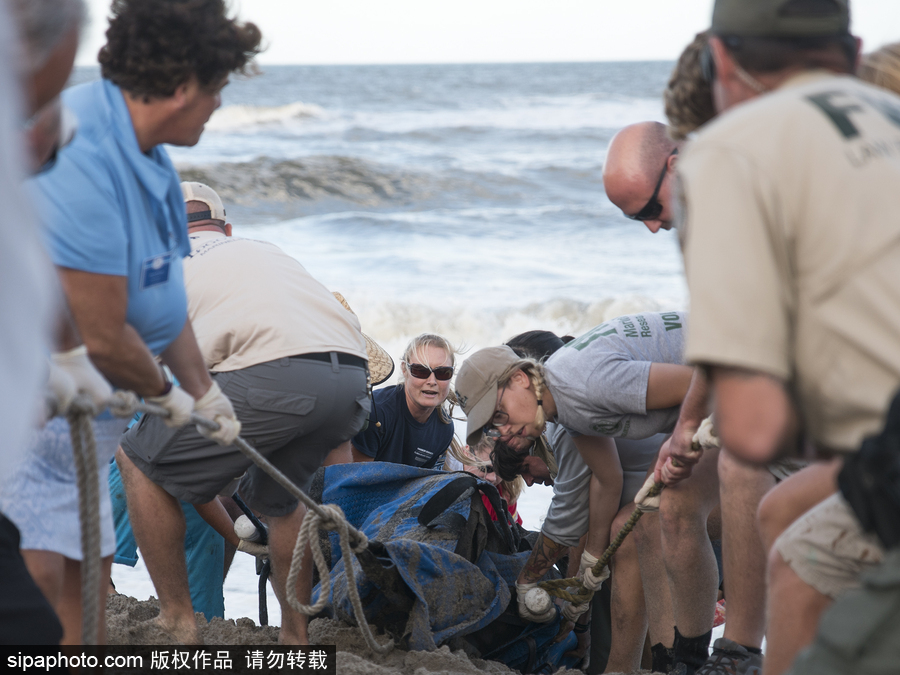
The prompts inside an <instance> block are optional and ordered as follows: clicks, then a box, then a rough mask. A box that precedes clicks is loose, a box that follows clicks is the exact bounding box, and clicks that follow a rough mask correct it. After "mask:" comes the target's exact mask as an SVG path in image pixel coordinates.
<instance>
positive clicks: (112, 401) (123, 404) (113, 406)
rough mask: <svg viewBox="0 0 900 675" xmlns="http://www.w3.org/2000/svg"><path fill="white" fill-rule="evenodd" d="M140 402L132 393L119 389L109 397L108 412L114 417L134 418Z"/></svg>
mask: <svg viewBox="0 0 900 675" xmlns="http://www.w3.org/2000/svg"><path fill="white" fill-rule="evenodd" d="M140 405H141V400H140V399H139V398H138V396H137V394H135V393H134V392H133V391H124V390H122V389H119V390H117V391H114V392H113V395H112V396H110V397H109V411H110V412H111V413H112V414H113V415H115V416H116V417H134V414H135V413H136V412H137V411H138V408H139V407H140Z"/></svg>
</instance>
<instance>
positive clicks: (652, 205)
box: [624, 148, 678, 221]
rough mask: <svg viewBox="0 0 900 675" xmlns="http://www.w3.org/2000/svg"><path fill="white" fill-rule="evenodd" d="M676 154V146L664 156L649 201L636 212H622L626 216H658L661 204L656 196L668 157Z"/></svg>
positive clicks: (653, 217) (663, 177)
mask: <svg viewBox="0 0 900 675" xmlns="http://www.w3.org/2000/svg"><path fill="white" fill-rule="evenodd" d="M677 154H678V148H675V149H674V150H672V152H670V153H669V156H668V157H666V161H665V163H664V164H663V168H662V171H661V172H660V174H659V180H658V181H656V189H655V190H654V191H653V196H652V197H650V201H648V202H647V204H646V205H645V206H644V208H642V209H641V210H640V211H638V212H637V213H633V214H628V213H626V214H624V215H625V217H626V218H630V219H631V220H640V221H644V220H656V219H657V218H659V214H660V213H662V210H663V205H662V204H660V203H659V200H658V199H657V197H658V196H659V189H660V188H661V187H662V184H663V179H665V177H666V172H668V170H669V157H671V156H672V155H677Z"/></svg>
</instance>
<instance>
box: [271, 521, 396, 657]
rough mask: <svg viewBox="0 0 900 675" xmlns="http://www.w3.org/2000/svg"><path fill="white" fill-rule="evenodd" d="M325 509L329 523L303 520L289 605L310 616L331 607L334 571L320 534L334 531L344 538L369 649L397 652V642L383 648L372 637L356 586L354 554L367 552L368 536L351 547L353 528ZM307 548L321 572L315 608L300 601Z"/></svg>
mask: <svg viewBox="0 0 900 675" xmlns="http://www.w3.org/2000/svg"><path fill="white" fill-rule="evenodd" d="M322 508H323V510H325V511H326V512H327V514H328V518H327V519H323V518H322V517H321V516H319V514H317V513H312V512H309V513H307V514H306V516H305V517H304V518H303V524H302V525H301V526H300V532H299V533H298V535H297V544H296V545H295V546H294V555H293V557H292V558H291V569H290V572H289V573H288V578H287V583H286V584H285V586H286V588H285V592H286V593H287V597H288V602H289V603H290V605H291V607H293V608H294V609H295V610H296V611H298V612H300V613H301V614H305V615H307V616H312V615H314V614H317V613H318V612H320V611H321V610H322V609H324V608H325V605H327V604H328V596H329V589H330V588H331V571H330V570H329V569H328V563H327V562H325V555H324V553H322V544H321V541H320V539H319V535H318V532H319V529H325V530H334V531H335V532H337V533H338V536H339V537H340V542H341V555H342V556H343V559H344V569H345V570H346V572H347V593H348V594H349V596H350V604H351V605H353V616H354V617H355V618H356V623H357V625H358V626H359V629H360V631H361V632H362V634H363V638H365V640H366V644H367V645H369V648H370V649H371V650H372V651H374V652H376V653H378V654H387V653H388V652H389V651H391V650H392V649H393V648H394V642H393V641H392V640H391V641H388V642H387V643H385V644H383V645H381V644H378V641H377V640H376V639H375V636H374V635H373V634H372V629H371V628H370V627H369V622H368V621H366V615H365V612H364V611H363V606H362V600H360V598H359V589H358V588H357V586H356V572H355V570H354V569H353V559H352V558H351V555H352V554H353V553H361V552H362V551H365V550H366V547H367V546H368V545H369V542H368V540H367V539H366V536H365V535H364V534H362V533H360V534H361V535H362V539H361V540H360V541H359V543H357V544H356V545H355V546H351V545H350V531H349V530H350V525H349V523H347V519H346V518H345V517H344V512H343V511H342V510H341V508H340V507H339V506H337V505H335V504H323V505H322ZM307 544H308V545H309V547H310V550H311V551H312V557H313V561H314V562H315V565H316V569H318V570H319V581H320V582H321V583H320V585H319V598H318V599H317V600H316V602H315V603H314V604H312V605H304V604H303V603H301V602H300V601H299V600H298V599H297V579H298V578H299V576H300V570H301V569H302V567H303V551H304V550H305V549H306V546H307Z"/></svg>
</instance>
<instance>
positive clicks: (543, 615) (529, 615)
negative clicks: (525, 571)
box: [516, 582, 556, 623]
mask: <svg viewBox="0 0 900 675" xmlns="http://www.w3.org/2000/svg"><path fill="white" fill-rule="evenodd" d="M537 587H538V585H537V584H536V583H532V584H520V583H518V582H516V600H517V602H518V604H519V616H520V617H521V618H523V619H525V621H534V622H535V623H547V622H549V621H553V618H554V617H555V616H556V608H555V607H554V606H553V601H552V600H550V601H549V602H548V603H547V604H548V606H547V608H546V609H544V610H543V611H538V612H533V611H532V610H530V609H529V608H528V606H527V605H526V604H525V596H526V595H528V591H530V590H532V589H533V588H537ZM549 598H550V596H549V595H548V596H547V599H548V600H549Z"/></svg>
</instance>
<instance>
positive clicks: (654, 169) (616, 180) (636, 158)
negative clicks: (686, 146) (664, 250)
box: [603, 122, 681, 234]
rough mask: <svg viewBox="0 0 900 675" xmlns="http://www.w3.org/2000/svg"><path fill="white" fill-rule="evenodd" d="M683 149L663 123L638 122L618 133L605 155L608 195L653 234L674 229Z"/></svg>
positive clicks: (626, 214)
mask: <svg viewBox="0 0 900 675" xmlns="http://www.w3.org/2000/svg"><path fill="white" fill-rule="evenodd" d="M680 146H681V144H680V143H676V142H675V141H673V140H672V139H671V138H670V137H669V135H668V133H667V127H666V126H665V125H664V124H660V123H659V122H638V123H637V124H630V125H628V126H627V127H625V128H623V129H622V130H621V131H619V133H617V134H616V135H615V136H614V137H613V139H612V141H611V142H610V144H609V149H608V150H607V153H606V163H605V165H604V167H603V186H604V189H605V190H606V196H607V197H609V200H610V201H611V202H612V203H613V204H615V205H616V206H617V207H619V209H621V210H622V214H623V215H624V216H625V217H626V218H629V219H630V220H637V221H640V222H642V223H644V225H646V226H647V229H648V230H650V231H651V232H653V233H654V234H655V233H657V232H659V231H660V230H669V229H671V228H672V209H671V207H670V195H671V192H672V179H673V176H674V170H675V161H676V159H677V158H678V150H679V148H680Z"/></svg>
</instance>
